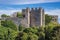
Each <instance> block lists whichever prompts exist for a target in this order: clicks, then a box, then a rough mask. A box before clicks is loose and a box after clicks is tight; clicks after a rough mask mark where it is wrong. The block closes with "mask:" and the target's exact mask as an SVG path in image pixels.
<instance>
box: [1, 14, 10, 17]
mask: <svg viewBox="0 0 60 40" xmlns="http://www.w3.org/2000/svg"><path fill="white" fill-rule="evenodd" d="M1 17H10V16H9V15H6V14H2V15H1Z"/></svg>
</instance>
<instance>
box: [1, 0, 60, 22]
mask: <svg viewBox="0 0 60 40" xmlns="http://www.w3.org/2000/svg"><path fill="white" fill-rule="evenodd" d="M26 7H29V8H36V7H42V8H43V9H44V10H45V14H49V15H58V22H59V23H60V0H0V15H1V14H8V15H11V14H12V13H13V12H17V11H21V9H24V8H26Z"/></svg>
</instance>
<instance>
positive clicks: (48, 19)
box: [45, 14, 52, 25]
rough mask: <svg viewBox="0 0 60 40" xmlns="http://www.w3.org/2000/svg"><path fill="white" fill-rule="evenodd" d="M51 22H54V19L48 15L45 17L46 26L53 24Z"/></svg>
mask: <svg viewBox="0 0 60 40" xmlns="http://www.w3.org/2000/svg"><path fill="white" fill-rule="evenodd" d="M51 20H52V17H51V16H49V15H47V14H46V15H45V24H46V25H47V24H49V23H50V22H51Z"/></svg>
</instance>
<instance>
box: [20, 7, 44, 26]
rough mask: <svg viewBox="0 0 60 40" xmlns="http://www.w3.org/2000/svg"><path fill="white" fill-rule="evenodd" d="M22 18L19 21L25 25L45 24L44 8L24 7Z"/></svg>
mask: <svg viewBox="0 0 60 40" xmlns="http://www.w3.org/2000/svg"><path fill="white" fill-rule="evenodd" d="M22 15H23V17H24V18H23V19H22V21H21V23H22V25H23V26H26V27H35V26H37V27H39V26H43V25H45V15H44V9H42V8H31V9H30V8H26V9H22Z"/></svg>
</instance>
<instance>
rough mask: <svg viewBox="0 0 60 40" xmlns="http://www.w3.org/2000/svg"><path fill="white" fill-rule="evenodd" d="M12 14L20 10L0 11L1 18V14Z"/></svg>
mask: <svg viewBox="0 0 60 40" xmlns="http://www.w3.org/2000/svg"><path fill="white" fill-rule="evenodd" d="M14 12H21V10H0V16H1V14H7V15H11V14H13V13H14Z"/></svg>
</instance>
